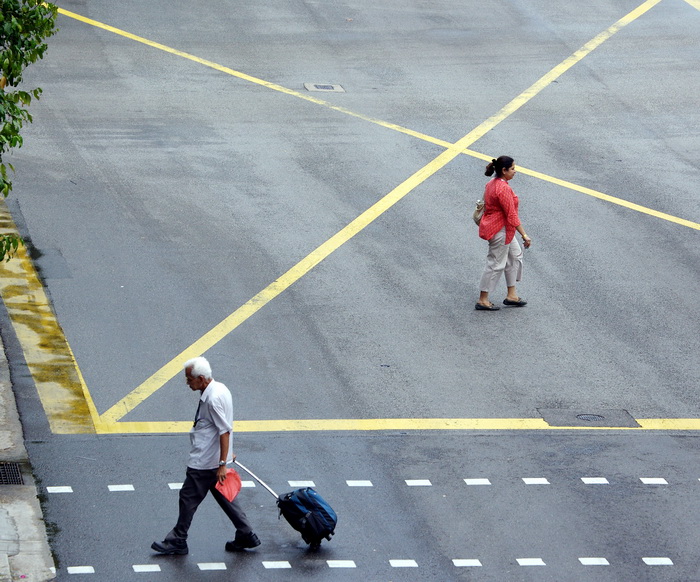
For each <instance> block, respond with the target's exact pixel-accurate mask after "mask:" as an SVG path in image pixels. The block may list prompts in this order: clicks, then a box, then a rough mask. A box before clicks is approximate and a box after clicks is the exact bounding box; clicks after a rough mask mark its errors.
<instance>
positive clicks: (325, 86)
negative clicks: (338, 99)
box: [304, 83, 345, 93]
mask: <svg viewBox="0 0 700 582" xmlns="http://www.w3.org/2000/svg"><path fill="white" fill-rule="evenodd" d="M304 89H306V90H307V91H326V92H331V93H345V89H343V88H342V87H341V86H340V85H333V84H332V83H304Z"/></svg>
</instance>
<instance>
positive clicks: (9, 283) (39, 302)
mask: <svg viewBox="0 0 700 582" xmlns="http://www.w3.org/2000/svg"><path fill="white" fill-rule="evenodd" d="M0 233H2V234H10V233H11V234H15V235H18V234H19V233H18V232H17V227H16V225H15V223H14V221H13V220H12V216H11V215H10V211H9V210H8V208H7V205H6V204H5V201H4V200H2V198H0ZM0 296H2V300H3V302H4V303H5V307H6V308H7V312H8V315H9V317H10V320H11V321H12V327H13V328H14V330H15V334H16V336H17V340H18V341H19V343H20V345H21V346H22V352H23V354H24V359H25V361H26V362H27V367H28V369H29V372H30V373H31V375H32V378H33V379H34V383H35V384H36V387H37V391H38V393H39V398H40V400H41V404H42V406H43V407H44V412H45V413H46V417H47V419H48V421H49V426H50V428H51V431H52V432H54V433H63V434H68V433H94V432H95V426H94V423H95V422H98V420H97V419H98V415H97V410H96V408H95V405H94V403H93V401H92V398H91V396H90V392H89V391H88V389H87V386H86V385H85V381H84V380H83V377H82V375H81V373H80V368H78V363H77V362H76V361H75V357H74V356H73V352H72V351H71V349H70V346H69V345H68V341H67V340H66V337H65V335H64V334H63V330H61V327H60V326H59V324H58V321H57V320H56V316H55V315H54V312H53V309H52V308H51V304H50V303H49V300H48V298H47V297H46V293H45V292H44V287H43V285H42V283H41V281H40V280H39V277H38V276H37V273H36V271H35V269H34V265H33V263H32V261H31V259H30V258H29V257H28V256H27V252H26V249H25V248H24V247H23V246H20V247H19V249H18V250H17V252H16V253H15V255H14V257H13V258H12V260H10V261H9V262H5V263H0Z"/></svg>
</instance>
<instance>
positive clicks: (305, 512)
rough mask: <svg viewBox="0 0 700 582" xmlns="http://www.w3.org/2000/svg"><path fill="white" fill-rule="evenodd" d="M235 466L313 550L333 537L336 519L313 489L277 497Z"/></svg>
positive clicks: (307, 488) (261, 482) (247, 470)
mask: <svg viewBox="0 0 700 582" xmlns="http://www.w3.org/2000/svg"><path fill="white" fill-rule="evenodd" d="M234 462H235V463H236V465H238V466H239V467H240V468H241V469H243V470H244V471H245V472H246V473H248V474H249V475H250V476H251V477H253V479H255V480H256V481H257V482H258V483H260V485H262V486H263V487H264V488H265V489H267V490H268V491H269V492H270V493H272V495H274V496H275V498H276V499H277V507H278V508H279V512H280V516H282V517H284V518H285V519H286V520H287V521H288V522H289V525H291V526H292V527H293V528H294V529H295V530H297V531H298V532H299V533H300V534H301V537H302V539H303V540H304V541H305V542H306V543H307V544H309V546H311V548H312V549H317V548H318V547H319V546H320V545H321V542H322V541H323V540H324V539H326V540H329V541H330V539H331V537H332V536H333V534H334V533H335V526H336V524H337V523H338V516H337V514H336V513H335V511H334V510H333V508H332V507H331V506H330V505H329V503H328V502H327V501H326V500H325V499H323V497H321V496H320V495H319V494H318V492H317V491H316V490H315V489H313V488H312V487H304V488H302V489H295V490H294V491H290V492H289V493H285V494H284V495H282V496H281V497H280V496H279V495H277V493H275V492H274V491H273V490H272V489H271V488H270V487H269V486H268V485H267V484H266V483H265V482H264V481H262V480H261V479H260V478H259V477H258V476H257V475H255V474H254V473H252V472H251V471H250V470H249V469H247V468H246V467H244V466H243V465H241V464H240V463H239V462H238V461H234Z"/></svg>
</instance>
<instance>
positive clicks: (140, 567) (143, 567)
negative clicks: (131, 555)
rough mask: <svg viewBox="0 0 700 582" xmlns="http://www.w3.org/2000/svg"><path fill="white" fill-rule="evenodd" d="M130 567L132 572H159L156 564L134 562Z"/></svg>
mask: <svg viewBox="0 0 700 582" xmlns="http://www.w3.org/2000/svg"><path fill="white" fill-rule="evenodd" d="M132 568H133V569H134V572H160V566H159V565H158V564H134V565H133V566H132Z"/></svg>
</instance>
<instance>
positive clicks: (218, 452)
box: [151, 358, 260, 554]
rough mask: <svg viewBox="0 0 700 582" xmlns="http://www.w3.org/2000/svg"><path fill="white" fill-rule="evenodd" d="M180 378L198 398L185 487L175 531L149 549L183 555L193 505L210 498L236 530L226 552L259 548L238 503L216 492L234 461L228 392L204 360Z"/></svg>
mask: <svg viewBox="0 0 700 582" xmlns="http://www.w3.org/2000/svg"><path fill="white" fill-rule="evenodd" d="M185 378H186V381H187V385H188V386H189V387H190V388H191V389H192V391H197V392H199V393H200V397H199V405H198V406H197V413H196V414H195V417H194V425H193V426H192V429H191V430H190V442H191V447H192V448H191V450H190V461H189V463H188V464H187V472H186V477H185V482H184V483H183V485H182V489H180V514H179V516H178V518H177V524H176V525H175V527H174V528H173V529H172V530H171V531H170V533H168V535H167V536H165V539H164V540H163V541H162V542H153V544H152V545H151V548H152V549H154V550H155V551H156V552H158V553H160V554H186V553H187V552H188V549H187V531H188V530H189V528H190V524H191V523H192V518H193V517H194V513H195V511H197V508H198V507H199V504H200V503H201V502H202V501H203V500H204V498H205V497H206V496H207V492H211V494H212V495H213V496H214V499H216V502H217V503H218V504H219V506H220V507H221V509H223V510H224V513H225V514H226V515H227V516H228V518H229V519H230V520H231V522H232V523H233V526H234V527H235V528H236V537H235V538H234V539H233V540H232V541H230V542H226V546H225V548H226V550H227V551H229V552H235V551H240V550H245V549H249V548H254V547H256V546H259V545H260V540H259V539H258V536H257V535H255V533H253V529H252V528H251V526H250V522H249V521H248V518H247V517H246V514H245V513H244V511H243V509H241V507H240V505H239V503H238V500H237V499H234V500H233V501H228V500H227V499H226V498H225V497H224V496H223V495H222V494H221V493H220V492H219V491H218V489H216V484H217V482H219V481H221V482H223V481H224V480H225V479H226V471H227V469H226V465H227V464H228V463H232V462H233V461H234V460H235V458H236V455H234V454H233V452H232V450H231V429H232V427H233V401H232V399H231V392H229V389H228V388H226V386H224V385H223V384H222V383H221V382H217V381H216V380H214V379H213V378H212V375H211V366H210V365H209V362H208V361H207V360H206V359H205V358H194V359H192V360H189V361H187V362H185Z"/></svg>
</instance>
